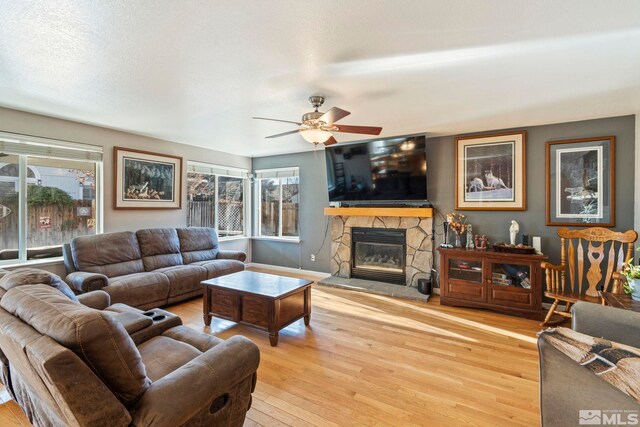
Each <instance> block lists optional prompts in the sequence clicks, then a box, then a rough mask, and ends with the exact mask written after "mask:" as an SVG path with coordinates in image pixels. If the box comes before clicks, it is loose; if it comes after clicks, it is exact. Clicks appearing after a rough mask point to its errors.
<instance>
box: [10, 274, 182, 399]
mask: <svg viewBox="0 0 640 427" xmlns="http://www.w3.org/2000/svg"><path fill="white" fill-rule="evenodd" d="M29 285H47V286H51V287H52V288H54V289H57V290H58V291H60V292H62V294H63V295H65V296H66V297H67V298H69V299H70V300H72V301H77V302H79V303H80V304H82V305H84V306H86V307H89V308H93V309H96V310H104V312H105V313H106V314H107V315H110V316H113V318H114V319H115V320H117V321H118V323H120V324H122V326H124V328H125V330H126V331H127V333H129V336H131V339H133V341H134V342H135V343H136V344H138V343H140V342H143V341H146V340H147V339H149V338H150V337H152V336H155V335H159V334H161V333H162V332H164V331H165V330H167V329H169V328H172V327H174V326H180V325H182V320H181V319H180V318H179V317H178V316H176V315H174V314H172V313H169V312H167V311H164V310H161V309H158V308H155V309H152V310H149V311H146V312H143V311H142V310H139V309H137V308H134V307H130V306H128V305H126V304H113V305H111V298H110V297H109V294H108V293H106V292H104V291H91V292H87V293H86V294H81V295H77V296H76V295H75V294H74V293H73V291H72V290H71V288H69V286H68V285H67V284H66V283H65V282H64V281H62V279H61V278H60V277H59V276H58V275H56V274H53V273H50V272H48V271H45V270H40V269H37V268H30V267H23V268H18V269H16V270H12V271H7V270H4V269H0V300H1V299H2V297H3V296H4V295H5V294H6V293H7V292H8V291H9V290H11V289H13V288H15V287H18V286H29ZM9 371H10V367H9V360H8V359H7V358H6V356H5V355H4V353H3V352H2V349H1V348H0V383H2V384H4V385H5V386H6V388H7V391H8V392H9V394H11V396H12V397H13V398H15V395H14V393H13V389H12V388H11V379H10V374H9Z"/></svg>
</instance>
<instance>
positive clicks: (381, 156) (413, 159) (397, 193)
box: [324, 135, 427, 202]
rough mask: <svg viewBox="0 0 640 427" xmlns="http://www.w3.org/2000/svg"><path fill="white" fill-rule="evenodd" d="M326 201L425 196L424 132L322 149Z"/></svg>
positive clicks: (385, 199)
mask: <svg viewBox="0 0 640 427" xmlns="http://www.w3.org/2000/svg"><path fill="white" fill-rule="evenodd" d="M324 152H325V155H326V161H327V181H328V187H329V201H331V202H351V201H378V202H382V201H403V200H427V156H426V152H425V136H424V135H420V136H410V137H401V138H385V139H374V140H371V141H365V142H360V143H355V144H338V145H334V146H331V147H327V148H326V149H325V151H324Z"/></svg>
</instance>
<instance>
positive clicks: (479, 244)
mask: <svg viewBox="0 0 640 427" xmlns="http://www.w3.org/2000/svg"><path fill="white" fill-rule="evenodd" d="M474 240H475V244H476V249H481V250H482V249H487V248H488V247H489V239H487V236H485V235H484V234H483V235H482V236H481V235H479V234H476V237H475V239H474Z"/></svg>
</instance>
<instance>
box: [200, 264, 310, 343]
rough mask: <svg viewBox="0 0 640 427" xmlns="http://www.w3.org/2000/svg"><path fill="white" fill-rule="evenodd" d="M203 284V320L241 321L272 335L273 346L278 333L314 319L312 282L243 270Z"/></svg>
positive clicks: (209, 321) (270, 338)
mask: <svg viewBox="0 0 640 427" xmlns="http://www.w3.org/2000/svg"><path fill="white" fill-rule="evenodd" d="M201 283H202V285H204V298H203V318H204V323H205V325H207V326H209V325H211V317H212V316H216V317H221V318H223V319H228V320H232V321H234V322H238V323H239V322H242V323H246V324H248V325H251V326H254V327H256V328H260V329H264V330H266V331H268V332H269V341H270V342H271V345H272V346H276V345H278V333H279V331H280V330H281V329H283V328H285V327H287V326H288V325H290V324H291V323H293V322H295V321H296V320H299V319H302V318H304V324H305V325H307V326H308V325H309V320H310V319H311V284H312V283H313V282H312V281H311V280H304V279H295V278H292V277H284V276H277V275H275V274H266V273H257V272H254V271H240V272H238V273H233V274H229V275H226V276H221V277H216V278H215V279H211V280H205V281H203V282H201Z"/></svg>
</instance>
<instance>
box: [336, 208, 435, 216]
mask: <svg viewBox="0 0 640 427" xmlns="http://www.w3.org/2000/svg"><path fill="white" fill-rule="evenodd" d="M324 214H325V215H326V216H399V217H409V218H431V217H433V208H324Z"/></svg>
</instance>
